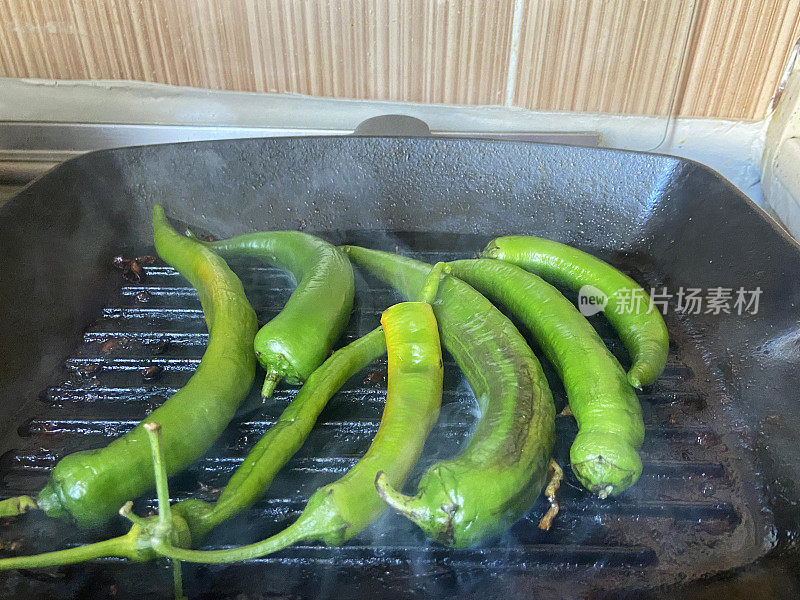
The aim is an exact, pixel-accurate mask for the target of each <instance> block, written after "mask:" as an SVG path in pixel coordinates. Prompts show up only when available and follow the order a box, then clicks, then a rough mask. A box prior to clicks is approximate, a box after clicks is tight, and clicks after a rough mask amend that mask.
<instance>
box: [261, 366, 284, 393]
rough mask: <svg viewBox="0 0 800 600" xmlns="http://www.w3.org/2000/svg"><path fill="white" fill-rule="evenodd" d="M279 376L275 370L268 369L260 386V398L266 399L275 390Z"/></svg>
mask: <svg viewBox="0 0 800 600" xmlns="http://www.w3.org/2000/svg"><path fill="white" fill-rule="evenodd" d="M280 379H281V376H280V375H279V374H278V373H276V372H275V371H268V372H267V376H266V377H265V378H264V385H263V386H261V400H266V399H267V398H269V397H270V396H272V392H274V391H275V386H276V385H278V382H279V381H280Z"/></svg>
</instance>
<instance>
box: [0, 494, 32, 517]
mask: <svg viewBox="0 0 800 600" xmlns="http://www.w3.org/2000/svg"><path fill="white" fill-rule="evenodd" d="M37 508H39V506H38V505H37V504H36V501H35V500H34V499H33V498H31V497H30V496H14V497H13V498H7V499H6V500H3V501H0V517H16V516H18V515H24V514H25V513H26V512H28V511H29V510H35V509H37Z"/></svg>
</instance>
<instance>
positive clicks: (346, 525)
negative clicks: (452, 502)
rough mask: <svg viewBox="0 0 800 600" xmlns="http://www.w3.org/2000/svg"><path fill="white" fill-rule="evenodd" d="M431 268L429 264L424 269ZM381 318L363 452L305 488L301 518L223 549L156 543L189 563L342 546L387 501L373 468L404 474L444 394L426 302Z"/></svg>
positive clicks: (399, 477)
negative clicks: (376, 399) (381, 340)
mask: <svg viewBox="0 0 800 600" xmlns="http://www.w3.org/2000/svg"><path fill="white" fill-rule="evenodd" d="M443 268H444V266H443V265H438V266H437V267H435V268H434V269H433V271H432V272H431V277H432V278H433V280H434V282H435V283H433V284H431V285H428V286H425V293H426V294H427V296H423V298H422V299H423V300H428V299H429V298H432V297H433V296H435V294H436V287H437V285H438V278H439V274H440V272H441V270H442V269H443ZM429 270H430V269H429ZM381 325H382V326H383V331H384V333H385V335H386V348H387V351H388V356H389V375H388V387H387V391H386V406H385V407H384V410H383V416H382V417H381V423H380V426H379V428H378V432H377V434H376V435H375V438H374V439H373V440H372V444H371V445H370V447H369V449H368V450H367V452H366V454H364V456H363V457H362V458H361V460H359V461H358V462H357V463H356V464H355V465H354V466H353V468H351V469H350V470H349V471H348V472H347V473H346V474H345V475H344V476H343V477H342V478H340V479H338V480H337V481H335V482H333V483H331V484H328V485H326V486H324V487H321V488H319V489H318V490H317V491H316V492H314V493H313V494H312V495H311V498H309V500H308V503H307V504H306V507H305V509H304V510H303V512H302V514H301V515H300V517H298V519H297V521H295V522H294V523H293V524H292V525H290V526H289V527H287V528H286V529H284V530H283V531H281V532H280V533H278V534H276V535H274V536H272V537H270V538H267V539H266V540H262V541H260V542H256V543H254V544H249V545H247V546H241V547H238V548H231V549H229V550H213V551H199V550H185V549H182V548H177V547H174V545H172V544H170V543H169V542H168V541H166V540H159V539H154V540H153V543H154V548H155V550H156V551H157V552H158V553H159V554H161V555H163V556H168V557H170V558H173V559H177V560H181V561H188V562H208V563H219V562H235V561H240V560H247V559H250V558H257V557H259V556H263V555H265V554H269V553H272V552H276V551H278V550H280V549H282V548H285V547H286V546H289V545H291V544H294V543H295V542H299V541H301V540H309V539H319V540H322V541H323V542H325V543H326V544H329V545H340V544H343V543H344V542H346V541H347V540H349V539H351V538H352V537H353V536H355V535H357V534H358V533H360V532H361V531H363V530H364V529H365V528H366V527H367V526H368V525H370V524H371V523H372V522H373V521H375V519H377V518H378V517H379V516H380V515H381V513H383V512H384V511H385V510H386V505H385V504H384V503H383V502H382V501H381V499H380V498H379V497H378V494H377V492H376V491H375V486H374V481H375V476H376V474H377V473H378V472H379V471H383V472H384V473H385V477H386V478H387V479H388V480H389V481H391V482H392V483H393V484H394V485H397V486H400V485H402V484H403V482H404V481H405V480H406V477H408V474H409V472H410V471H411V469H412V468H413V467H414V465H415V464H416V462H417V460H418V459H419V456H420V454H421V452H422V447H423V445H424V443H425V438H426V437H427V436H428V433H429V432H430V430H431V428H432V427H433V424H434V423H435V422H436V418H437V417H438V414H439V405H440V403H441V400H442V352H441V346H440V342H439V333H438V330H437V327H436V318H435V317H434V315H433V310H432V309H431V306H430V304H428V303H427V302H426V301H423V302H404V303H402V304H396V305H395V306H392V307H391V308H389V309H387V310H386V311H384V313H383V315H382V317H381Z"/></svg>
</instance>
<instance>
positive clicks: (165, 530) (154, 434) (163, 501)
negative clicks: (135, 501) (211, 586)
mask: <svg viewBox="0 0 800 600" xmlns="http://www.w3.org/2000/svg"><path fill="white" fill-rule="evenodd" d="M144 428H145V431H147V435H148V437H149V438H150V451H151V452H152V454H153V470H154V472H155V477H156V494H157V496H158V525H157V526H156V528H155V530H154V531H153V536H152V543H153V546H154V547H155V546H156V543H157V541H171V539H172V512H171V507H170V505H169V484H168V481H167V465H166V460H165V458H164V447H163V446H162V445H161V424H160V423H156V422H155V421H151V422H149V423H145V424H144ZM125 506H128V504H127V503H126V504H125ZM125 506H123V509H124V508H125ZM172 582H173V585H174V588H175V598H176V600H181V599H182V598H183V597H184V596H183V577H182V576H181V563H180V561H178V560H173V561H172Z"/></svg>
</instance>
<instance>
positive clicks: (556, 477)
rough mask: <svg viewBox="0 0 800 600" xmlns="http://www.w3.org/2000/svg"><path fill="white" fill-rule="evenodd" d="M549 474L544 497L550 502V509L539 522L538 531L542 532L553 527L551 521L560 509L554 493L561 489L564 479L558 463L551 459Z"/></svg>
mask: <svg viewBox="0 0 800 600" xmlns="http://www.w3.org/2000/svg"><path fill="white" fill-rule="evenodd" d="M549 472H550V479H549V480H548V482H547V487H546V488H545V489H544V495H545V497H546V498H547V500H548V502H550V508H549V509H547V512H546V513H544V516H543V517H542V519H541V520H540V521H539V529H541V530H543V531H549V530H550V527H551V526H552V525H553V519H555V518H556V515H557V514H558V511H559V510H560V509H561V507H560V506H559V505H558V498H556V492H558V488H559V487H561V481H562V480H563V479H564V471H562V470H561V467H560V466H559V465H558V463H557V462H556V461H555V460H553V459H552V458H551V459H550V468H549Z"/></svg>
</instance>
